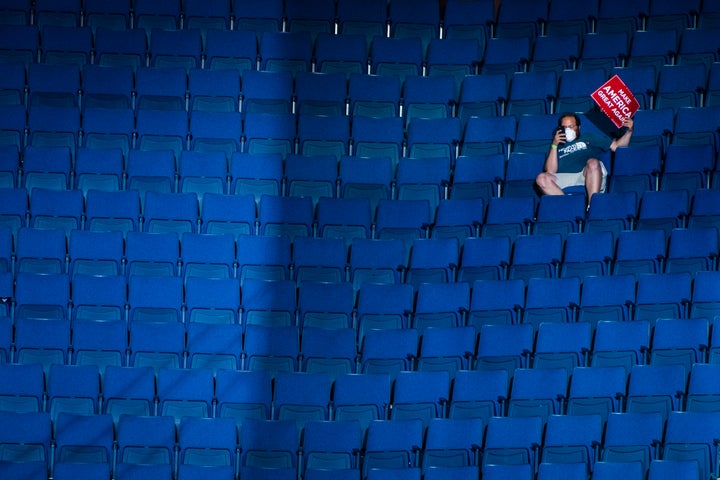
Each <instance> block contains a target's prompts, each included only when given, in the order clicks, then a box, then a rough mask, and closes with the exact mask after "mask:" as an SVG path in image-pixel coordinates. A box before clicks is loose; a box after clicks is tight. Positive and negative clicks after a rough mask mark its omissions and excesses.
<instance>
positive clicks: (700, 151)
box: [660, 144, 714, 196]
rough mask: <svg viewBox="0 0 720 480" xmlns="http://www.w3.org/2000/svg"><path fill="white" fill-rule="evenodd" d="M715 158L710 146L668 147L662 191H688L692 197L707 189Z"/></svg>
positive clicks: (675, 145) (674, 145) (661, 183)
mask: <svg viewBox="0 0 720 480" xmlns="http://www.w3.org/2000/svg"><path fill="white" fill-rule="evenodd" d="M713 158H714V157H713V148H712V145H710V144H699V145H678V144H672V145H670V146H668V150H667V155H666V159H665V169H664V172H663V175H662V177H661V182H660V189H661V190H687V191H688V193H689V194H690V195H691V196H692V195H694V194H695V192H696V191H697V190H698V189H700V188H706V186H707V185H708V183H709V180H710V178H709V177H708V172H710V171H712V169H713V166H714V163H713ZM711 175H712V174H711Z"/></svg>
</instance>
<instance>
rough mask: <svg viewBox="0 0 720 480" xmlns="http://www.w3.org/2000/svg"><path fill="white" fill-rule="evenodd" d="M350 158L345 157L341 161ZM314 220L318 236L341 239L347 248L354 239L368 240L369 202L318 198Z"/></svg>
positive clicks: (351, 199)
mask: <svg viewBox="0 0 720 480" xmlns="http://www.w3.org/2000/svg"><path fill="white" fill-rule="evenodd" d="M347 158H350V157H345V158H344V159H343V161H344V160H345V159H347ZM316 218H317V224H318V236H320V237H322V238H341V239H343V240H344V241H345V246H346V248H349V247H350V245H351V244H352V242H353V240H354V239H355V238H369V237H370V224H371V223H372V222H371V208H370V201H369V200H368V199H366V198H355V199H353V198H341V199H333V198H328V197H320V198H318V204H317V210H316Z"/></svg>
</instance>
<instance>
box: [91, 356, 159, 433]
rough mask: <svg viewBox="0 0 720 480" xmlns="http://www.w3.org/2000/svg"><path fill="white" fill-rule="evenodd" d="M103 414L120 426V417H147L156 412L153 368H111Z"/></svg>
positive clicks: (103, 386) (108, 372)
mask: <svg viewBox="0 0 720 480" xmlns="http://www.w3.org/2000/svg"><path fill="white" fill-rule="evenodd" d="M102 381H103V383H102V389H103V398H104V400H103V406H102V408H103V410H102V413H106V414H108V415H111V416H112V417H113V422H114V423H115V425H117V423H118V421H119V419H120V417H121V415H124V414H128V415H132V416H143V415H145V416H147V415H151V414H153V413H154V412H155V404H154V399H155V374H154V371H153V369H152V368H150V367H141V368H138V367H119V366H113V365H109V366H108V367H107V369H106V370H105V375H104V377H103V380H102Z"/></svg>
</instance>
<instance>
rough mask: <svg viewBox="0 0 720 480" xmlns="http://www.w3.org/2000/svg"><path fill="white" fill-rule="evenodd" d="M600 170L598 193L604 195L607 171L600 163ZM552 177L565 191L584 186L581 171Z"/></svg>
mask: <svg viewBox="0 0 720 480" xmlns="http://www.w3.org/2000/svg"><path fill="white" fill-rule="evenodd" d="M600 169H601V170H602V181H601V183H600V192H601V193H604V192H605V187H606V186H607V169H606V168H605V165H604V164H603V163H602V162H600ZM552 175H554V176H555V182H556V183H557V184H558V186H559V187H560V188H562V189H565V188H567V187H579V186H585V175H584V174H583V172H582V171H580V172H577V173H553V174H552Z"/></svg>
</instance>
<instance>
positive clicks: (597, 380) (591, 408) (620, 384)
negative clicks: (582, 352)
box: [567, 366, 626, 422]
mask: <svg viewBox="0 0 720 480" xmlns="http://www.w3.org/2000/svg"><path fill="white" fill-rule="evenodd" d="M625 385H626V373H625V370H624V369H623V368H622V367H597V366H595V367H592V368H591V367H576V368H575V369H574V370H573V372H572V377H571V379H570V390H569V395H568V401H567V413H568V414H569V415H584V414H597V415H600V417H601V418H602V420H603V422H607V420H608V416H609V415H610V414H611V413H613V412H619V411H620V406H621V400H622V399H623V398H624V396H625V390H626V388H625Z"/></svg>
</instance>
